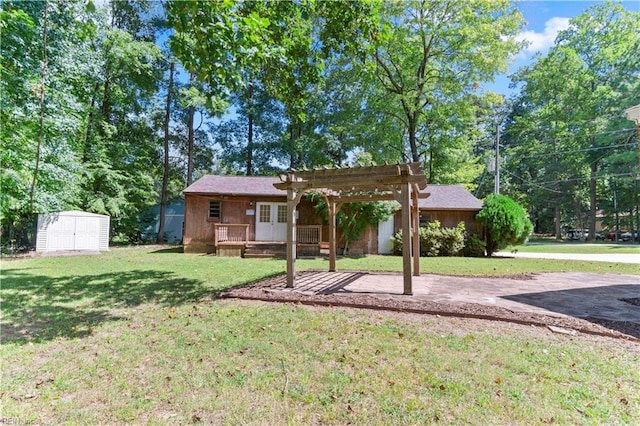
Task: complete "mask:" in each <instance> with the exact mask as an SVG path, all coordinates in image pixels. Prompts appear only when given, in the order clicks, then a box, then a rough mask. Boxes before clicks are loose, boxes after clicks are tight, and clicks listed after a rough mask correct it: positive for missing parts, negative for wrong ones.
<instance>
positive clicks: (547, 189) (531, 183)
mask: <svg viewBox="0 0 640 426" xmlns="http://www.w3.org/2000/svg"><path fill="white" fill-rule="evenodd" d="M504 172H505V173H507V174H509V175H510V176H513V177H515V178H516V179H519V180H521V181H523V182H525V183H526V184H529V185H531V186H536V187H538V188H540V189H543V190H545V191H549V192H555V193H559V194H560V193H563V192H561V191H557V190H555V189H551V188H546V187H544V186H542V185H548V184H554V183H566V182H580V181H588V180H591V178H590V177H582V178H567V179H558V180H548V181H544V182H532V181H530V180H528V179H525V178H522V177H520V176H518V175H516V174H514V173H511V172H509V171H507V170H504ZM634 175H635V174H634V173H616V174H610V175H600V176H596V177H595V178H594V179H596V180H602V179H608V178H614V177H624V176H634Z"/></svg>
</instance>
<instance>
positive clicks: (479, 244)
mask: <svg viewBox="0 0 640 426" xmlns="http://www.w3.org/2000/svg"><path fill="white" fill-rule="evenodd" d="M486 248H487V245H486V244H485V242H484V240H483V239H482V238H481V237H479V236H478V235H476V234H473V233H466V234H465V236H464V248H463V249H462V255H463V256H465V257H484V252H485V250H486Z"/></svg>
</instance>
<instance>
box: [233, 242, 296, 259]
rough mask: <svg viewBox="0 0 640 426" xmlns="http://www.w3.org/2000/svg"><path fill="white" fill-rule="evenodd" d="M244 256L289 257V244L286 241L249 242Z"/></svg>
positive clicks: (250, 257)
mask: <svg viewBox="0 0 640 426" xmlns="http://www.w3.org/2000/svg"><path fill="white" fill-rule="evenodd" d="M244 257H245V258H249V259H258V258H272V257H275V258H285V257H287V245H286V243H247V246H246V247H245V250H244Z"/></svg>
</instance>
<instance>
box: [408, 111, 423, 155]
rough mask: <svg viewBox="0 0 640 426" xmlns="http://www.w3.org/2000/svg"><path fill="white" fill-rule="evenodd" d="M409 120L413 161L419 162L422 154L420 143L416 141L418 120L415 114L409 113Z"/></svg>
mask: <svg viewBox="0 0 640 426" xmlns="http://www.w3.org/2000/svg"><path fill="white" fill-rule="evenodd" d="M407 122H408V124H409V125H408V129H407V130H408V131H409V147H410V148H411V161H413V162H416V163H417V162H419V161H420V154H418V145H417V142H416V132H417V128H418V120H417V118H416V117H415V115H413V116H409V115H408V114H407Z"/></svg>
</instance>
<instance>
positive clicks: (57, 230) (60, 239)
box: [47, 216, 76, 250]
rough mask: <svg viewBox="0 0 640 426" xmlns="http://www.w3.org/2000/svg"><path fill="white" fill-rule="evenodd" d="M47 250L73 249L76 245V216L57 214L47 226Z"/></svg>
mask: <svg viewBox="0 0 640 426" xmlns="http://www.w3.org/2000/svg"><path fill="white" fill-rule="evenodd" d="M47 232H48V233H49V238H47V241H48V244H47V246H48V250H74V248H75V245H76V237H75V234H76V218H75V217H73V216H57V217H55V218H54V219H53V220H52V221H51V223H50V224H49V226H48V228H47Z"/></svg>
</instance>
